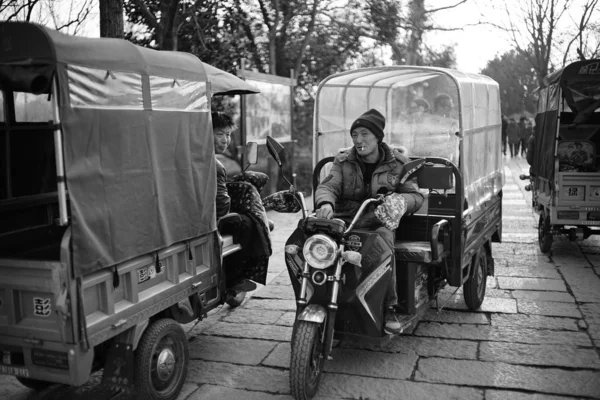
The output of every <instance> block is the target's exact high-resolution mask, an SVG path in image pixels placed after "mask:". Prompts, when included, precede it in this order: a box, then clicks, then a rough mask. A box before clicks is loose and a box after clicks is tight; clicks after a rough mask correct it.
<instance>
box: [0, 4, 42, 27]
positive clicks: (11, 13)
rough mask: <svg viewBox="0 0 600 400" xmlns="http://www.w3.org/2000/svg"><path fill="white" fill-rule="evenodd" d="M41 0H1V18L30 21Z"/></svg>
mask: <svg viewBox="0 0 600 400" xmlns="http://www.w3.org/2000/svg"><path fill="white" fill-rule="evenodd" d="M39 2H40V0H0V19H2V20H4V21H22V22H30V21H31V18H32V16H33V15H34V14H33V13H34V10H35V8H36V6H37V5H38V3H39Z"/></svg>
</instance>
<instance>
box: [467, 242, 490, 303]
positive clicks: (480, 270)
mask: <svg viewBox="0 0 600 400" xmlns="http://www.w3.org/2000/svg"><path fill="white" fill-rule="evenodd" d="M473 263H474V265H473V271H471V276H470V277H469V279H467V281H466V282H465V285H464V288H463V289H464V290H463V291H464V293H463V295H464V298H465V303H466V305H467V307H469V309H470V310H477V309H478V308H479V307H481V303H483V299H484V298H485V288H486V285H487V275H488V262H487V252H486V250H485V248H484V247H482V248H481V249H479V252H477V256H476V257H475V259H474V260H473Z"/></svg>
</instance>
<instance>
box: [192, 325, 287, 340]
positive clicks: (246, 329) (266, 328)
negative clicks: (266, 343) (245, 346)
mask: <svg viewBox="0 0 600 400" xmlns="http://www.w3.org/2000/svg"><path fill="white" fill-rule="evenodd" d="M203 335H212V336H228V337H238V338H247V339H264V340H275V341H279V342H289V341H290V339H291V338H292V328H291V327H287V326H279V325H260V324H238V323H228V322H218V323H216V324H214V325H212V326H211V327H209V328H208V329H206V330H205V331H204V332H203Z"/></svg>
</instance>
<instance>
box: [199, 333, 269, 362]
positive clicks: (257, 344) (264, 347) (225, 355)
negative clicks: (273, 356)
mask: <svg viewBox="0 0 600 400" xmlns="http://www.w3.org/2000/svg"><path fill="white" fill-rule="evenodd" d="M276 345H277V342H273V341H266V340H255V339H240V338H235V339H232V338H224V337H218V336H200V337H199V339H198V340H196V341H194V345H193V346H190V358H191V359H199V360H207V361H221V362H228V363H232V364H246V365H258V364H260V363H261V361H262V360H264V359H265V358H266V357H267V356H268V355H269V354H270V353H271V352H272V351H273V349H274V348H275V346H276Z"/></svg>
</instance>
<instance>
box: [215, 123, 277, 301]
mask: <svg viewBox="0 0 600 400" xmlns="http://www.w3.org/2000/svg"><path fill="white" fill-rule="evenodd" d="M211 117H212V125H213V136H214V147H215V154H223V152H225V150H226V149H227V147H228V146H229V144H230V143H231V134H232V133H233V131H234V130H235V129H236V126H235V124H234V123H233V120H232V119H231V117H230V116H229V115H227V114H224V113H222V112H213V113H212V114H211ZM215 158H216V157H215ZM216 164H217V196H216V208H217V226H218V229H219V232H220V233H221V234H230V235H232V236H233V238H234V241H235V242H236V243H239V244H240V246H241V247H242V250H240V251H238V252H236V253H234V254H232V255H230V256H229V257H228V258H227V262H226V263H225V265H226V275H227V283H226V286H227V287H228V288H231V289H232V290H233V291H234V292H241V291H250V290H254V289H255V288H256V285H255V284H254V283H252V282H250V281H248V279H251V280H253V281H256V282H258V283H261V284H266V277H267V269H268V259H269V256H270V255H271V253H272V250H271V239H270V236H269V221H268V220H267V216H266V212H265V210H264V207H263V205H262V202H261V199H260V195H259V192H260V190H261V189H262V188H263V186H264V185H265V184H266V183H267V181H268V177H267V175H265V174H262V173H260V172H246V173H244V174H241V175H237V176H234V177H233V180H234V182H228V179H227V171H226V170H225V167H224V166H223V164H222V163H221V162H220V161H219V160H218V159H217V160H216ZM232 295H235V293H232Z"/></svg>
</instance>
